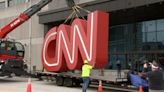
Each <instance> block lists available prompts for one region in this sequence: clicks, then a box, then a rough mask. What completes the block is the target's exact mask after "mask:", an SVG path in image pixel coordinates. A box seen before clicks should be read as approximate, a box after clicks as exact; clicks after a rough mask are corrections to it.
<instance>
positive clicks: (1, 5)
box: [0, 1, 5, 9]
mask: <svg viewBox="0 0 164 92" xmlns="http://www.w3.org/2000/svg"><path fill="white" fill-rule="evenodd" d="M4 8H5V1H4V2H0V9H4Z"/></svg>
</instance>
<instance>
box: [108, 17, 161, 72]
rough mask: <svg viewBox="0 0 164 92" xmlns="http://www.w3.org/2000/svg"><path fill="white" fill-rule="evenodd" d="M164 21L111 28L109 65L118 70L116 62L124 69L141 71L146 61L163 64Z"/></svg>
mask: <svg viewBox="0 0 164 92" xmlns="http://www.w3.org/2000/svg"><path fill="white" fill-rule="evenodd" d="M163 25H164V19H159V20H152V21H144V22H137V23H132V24H123V25H116V26H112V27H110V31H109V64H108V65H107V67H106V68H112V69H116V60H118V59H119V60H120V61H121V63H122V68H123V69H127V68H134V69H137V70H140V67H142V64H143V61H144V60H149V61H152V60H156V61H157V62H160V64H163V62H164V61H163V60H162V58H163V57H164V55H163V54H162V53H160V52H162V51H163V50H164V26H163ZM138 66H140V67H138Z"/></svg>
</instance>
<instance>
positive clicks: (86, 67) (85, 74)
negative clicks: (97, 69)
mask: <svg viewBox="0 0 164 92" xmlns="http://www.w3.org/2000/svg"><path fill="white" fill-rule="evenodd" d="M92 68H93V67H92V66H91V65H89V64H84V65H83V67H82V75H81V77H89V76H90V72H91V69H92Z"/></svg>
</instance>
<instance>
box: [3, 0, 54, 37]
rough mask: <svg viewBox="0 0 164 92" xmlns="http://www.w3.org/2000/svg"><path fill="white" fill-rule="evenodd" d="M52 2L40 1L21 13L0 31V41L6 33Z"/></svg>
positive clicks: (48, 0)
mask: <svg viewBox="0 0 164 92" xmlns="http://www.w3.org/2000/svg"><path fill="white" fill-rule="evenodd" d="M51 1H52V0H41V1H40V2H39V3H37V4H35V5H33V6H31V7H30V8H28V9H27V10H25V11H24V12H23V13H21V14H20V15H19V16H18V17H17V18H15V19H14V20H13V21H12V22H10V23H9V24H7V25H6V26H4V27H3V28H2V29H0V39H2V38H5V37H6V35H7V34H8V33H10V32H11V31H12V30H14V29H15V28H17V27H18V26H19V25H21V24H23V23H24V22H25V21H27V20H28V19H29V18H30V17H31V16H32V15H34V14H35V13H37V12H38V11H40V10H41V9H42V8H43V7H44V6H45V5H47V4H48V3H50V2H51Z"/></svg>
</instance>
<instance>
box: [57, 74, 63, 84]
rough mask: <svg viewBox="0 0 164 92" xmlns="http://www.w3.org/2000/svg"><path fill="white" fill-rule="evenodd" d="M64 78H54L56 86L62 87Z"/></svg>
mask: <svg viewBox="0 0 164 92" xmlns="http://www.w3.org/2000/svg"><path fill="white" fill-rule="evenodd" d="M63 82H64V78H63V77H61V76H57V77H56V85H58V86H63Z"/></svg>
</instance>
